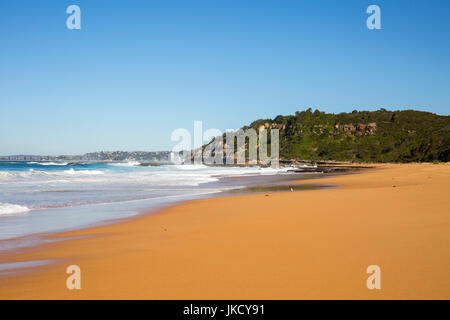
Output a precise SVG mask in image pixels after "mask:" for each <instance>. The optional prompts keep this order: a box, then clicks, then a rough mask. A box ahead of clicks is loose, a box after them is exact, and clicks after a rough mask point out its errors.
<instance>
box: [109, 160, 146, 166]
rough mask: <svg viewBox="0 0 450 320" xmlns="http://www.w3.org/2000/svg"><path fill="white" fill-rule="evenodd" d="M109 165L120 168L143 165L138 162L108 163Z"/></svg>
mask: <svg viewBox="0 0 450 320" xmlns="http://www.w3.org/2000/svg"><path fill="white" fill-rule="evenodd" d="M108 165H111V166H118V167H138V166H140V165H141V163H140V162H138V161H128V162H116V163H108Z"/></svg>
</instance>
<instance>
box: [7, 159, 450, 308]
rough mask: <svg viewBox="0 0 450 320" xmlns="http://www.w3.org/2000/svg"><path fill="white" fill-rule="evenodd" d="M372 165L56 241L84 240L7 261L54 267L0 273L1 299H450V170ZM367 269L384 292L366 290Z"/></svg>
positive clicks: (26, 252)
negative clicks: (75, 274)
mask: <svg viewBox="0 0 450 320" xmlns="http://www.w3.org/2000/svg"><path fill="white" fill-rule="evenodd" d="M377 167H378V169H377V170H367V171H363V172H361V173H359V174H352V175H340V176H336V177H331V178H324V179H314V180H310V181H301V182H300V183H305V184H311V183H320V184H334V185H339V186H341V187H339V188H332V189H321V190H306V191H299V192H273V193H268V192H264V193H259V194H252V195H238V196H232V197H223V198H213V199H201V200H193V201H189V202H186V203H184V204H181V205H178V206H174V207H171V208H168V209H164V210H163V211H162V212H161V213H160V214H156V215H148V216H143V217H139V218H136V219H131V220H128V221H124V222H123V223H120V224H115V225H110V226H103V227H98V228H92V229H85V230H80V231H74V232H70V233H64V234H60V235H57V236H56V237H81V238H78V239H76V240H70V241H62V242H53V243H50V244H45V245H42V246H39V247H37V248H29V249H24V250H21V251H19V252H17V253H15V254H14V255H11V256H8V258H7V259H8V261H6V262H10V263H13V262H21V261H28V260H39V261H47V260H52V261H55V260H56V263H54V264H50V265H47V266H40V267H39V268H38V271H33V272H25V273H18V274H9V275H8V276H7V277H0V298H1V299H16V298H24V299H52V298H57V299H84V298H85V299H111V298H112V299H122V298H123V299H449V298H450V273H449V270H450V198H449V197H448V195H449V191H450V179H449V178H450V165H448V164H405V165H377ZM94 235H95V237H87V238H85V237H83V236H94ZM74 264H75V265H78V266H80V268H81V272H82V274H81V286H82V289H81V290H72V291H71V290H68V289H67V288H66V279H67V277H68V275H67V274H66V268H67V266H69V265H74ZM369 265H378V266H380V268H381V290H368V289H367V287H366V279H367V277H368V276H369V275H368V274H366V268H367V267H368V266H369Z"/></svg>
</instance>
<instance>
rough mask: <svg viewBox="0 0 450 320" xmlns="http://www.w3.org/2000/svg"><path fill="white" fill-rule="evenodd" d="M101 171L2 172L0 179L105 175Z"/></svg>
mask: <svg viewBox="0 0 450 320" xmlns="http://www.w3.org/2000/svg"><path fill="white" fill-rule="evenodd" d="M104 173H105V172H104V171H101V170H74V169H73V168H70V169H69V170H63V171H42V170H34V169H29V170H28V171H0V179H2V178H3V179H14V178H30V177H73V176H92V175H103V174H104Z"/></svg>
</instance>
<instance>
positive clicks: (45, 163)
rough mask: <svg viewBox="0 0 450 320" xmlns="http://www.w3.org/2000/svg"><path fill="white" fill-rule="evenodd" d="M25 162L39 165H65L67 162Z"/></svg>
mask: <svg viewBox="0 0 450 320" xmlns="http://www.w3.org/2000/svg"><path fill="white" fill-rule="evenodd" d="M27 164H38V165H40V166H67V165H68V164H69V163H68V162H27Z"/></svg>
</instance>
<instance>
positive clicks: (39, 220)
mask: <svg viewBox="0 0 450 320" xmlns="http://www.w3.org/2000/svg"><path fill="white" fill-rule="evenodd" d="M280 172H286V169H272V168H259V167H245V168H243V167H208V166H204V165H163V166H146V167H144V166H140V165H139V163H137V162H127V163H87V164H83V163H80V164H69V163H66V162H32V161H29V162H26V161H17V162H14V161H2V162H0V240H3V239H10V238H18V237H23V236H29V235H32V234H37V233H43V232H55V231H62V230H67V229H74V228H78V227H83V226H88V225H92V224H95V223H101V222H104V221H108V220H113V219H117V218H124V217H130V216H133V215H136V214H138V213H140V212H142V211H143V210H145V209H148V208H151V207H157V206H158V205H163V204H167V203H171V202H175V201H182V200H187V199H194V198H198V197H205V196H207V195H209V194H214V193H218V192H221V191H223V190H224V189H227V188H239V187H242V186H241V185H240V183H241V182H242V179H241V180H239V182H237V183H236V182H235V183H230V182H228V183H223V182H221V180H223V179H222V178H226V177H228V178H229V177H243V176H257V175H273V174H279V173H280ZM228 181H233V179H228Z"/></svg>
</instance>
